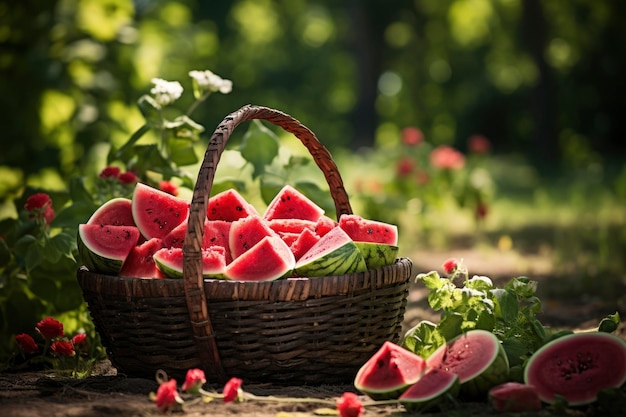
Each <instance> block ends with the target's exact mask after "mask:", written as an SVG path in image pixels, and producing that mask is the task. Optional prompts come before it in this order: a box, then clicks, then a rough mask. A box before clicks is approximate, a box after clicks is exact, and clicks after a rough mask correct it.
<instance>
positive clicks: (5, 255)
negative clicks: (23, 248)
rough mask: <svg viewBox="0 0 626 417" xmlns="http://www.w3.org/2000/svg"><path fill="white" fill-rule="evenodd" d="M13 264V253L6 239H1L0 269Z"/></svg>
mask: <svg viewBox="0 0 626 417" xmlns="http://www.w3.org/2000/svg"><path fill="white" fill-rule="evenodd" d="M9 262H11V251H10V250H9V247H8V246H7V243H6V242H5V241H4V239H0V268H4V267H5V266H7V265H8V264H9Z"/></svg>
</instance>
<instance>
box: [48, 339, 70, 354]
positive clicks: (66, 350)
mask: <svg viewBox="0 0 626 417" xmlns="http://www.w3.org/2000/svg"><path fill="white" fill-rule="evenodd" d="M50 350H52V352H54V353H55V354H57V355H59V356H74V355H75V354H76V352H75V351H74V345H72V342H70V341H68V340H55V341H54V342H52V344H51V345H50Z"/></svg>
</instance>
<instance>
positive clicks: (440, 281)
mask: <svg viewBox="0 0 626 417" xmlns="http://www.w3.org/2000/svg"><path fill="white" fill-rule="evenodd" d="M418 280H421V281H422V282H423V283H424V285H425V286H426V288H428V289H429V290H437V289H439V288H441V287H443V286H444V285H446V281H448V280H447V279H445V278H440V277H439V273H438V272H437V271H430V272H429V273H427V274H418V275H417V276H416V277H415V281H418Z"/></svg>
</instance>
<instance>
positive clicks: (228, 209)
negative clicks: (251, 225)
mask: <svg viewBox="0 0 626 417" xmlns="http://www.w3.org/2000/svg"><path fill="white" fill-rule="evenodd" d="M258 214H259V213H258V212H257V211H256V209H255V208H254V206H252V205H251V204H250V203H248V202H247V201H246V200H245V199H244V198H243V197H242V195H241V194H239V192H238V191H237V190H235V189H234V188H229V189H228V190H226V191H222V192H221V193H219V194H215V195H214V196H213V197H211V198H209V202H208V207H207V212H206V215H207V219H209V220H224V221H227V222H234V221H235V220H237V219H241V218H244V217H248V216H251V215H258Z"/></svg>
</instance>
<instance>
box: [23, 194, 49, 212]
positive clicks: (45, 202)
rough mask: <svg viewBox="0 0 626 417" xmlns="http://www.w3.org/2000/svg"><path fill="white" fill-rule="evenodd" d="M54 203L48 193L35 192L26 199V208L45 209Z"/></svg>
mask: <svg viewBox="0 0 626 417" xmlns="http://www.w3.org/2000/svg"><path fill="white" fill-rule="evenodd" d="M51 205H52V199H50V196H49V195H48V194H46V193H37V194H33V195H31V196H30V197H28V198H27V199H26V204H24V208H25V209H26V210H28V211H35V210H42V211H43V210H45V209H46V208H48V207H50V206H51Z"/></svg>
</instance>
